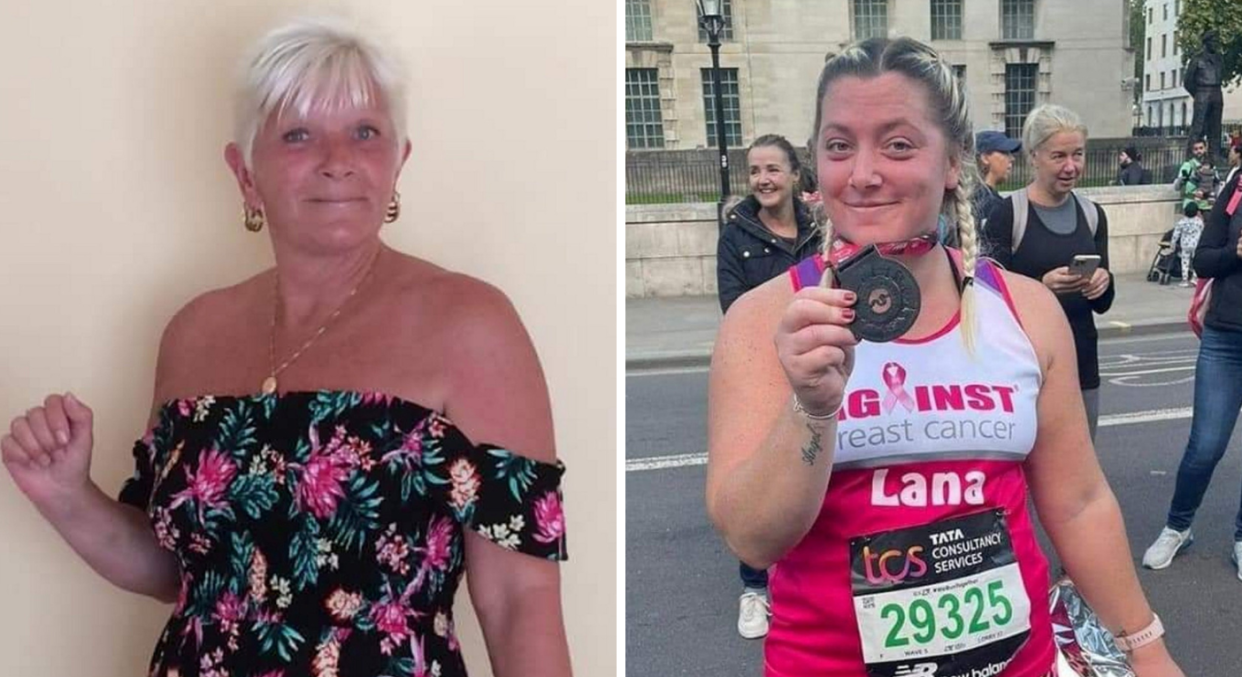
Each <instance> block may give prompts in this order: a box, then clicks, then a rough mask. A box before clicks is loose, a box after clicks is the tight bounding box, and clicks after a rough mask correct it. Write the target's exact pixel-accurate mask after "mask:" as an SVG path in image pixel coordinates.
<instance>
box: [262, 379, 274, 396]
mask: <svg viewBox="0 0 1242 677" xmlns="http://www.w3.org/2000/svg"><path fill="white" fill-rule="evenodd" d="M275 392H276V377H275V376H268V377H267V378H265V379H263V394H264V395H271V394H274V393H275Z"/></svg>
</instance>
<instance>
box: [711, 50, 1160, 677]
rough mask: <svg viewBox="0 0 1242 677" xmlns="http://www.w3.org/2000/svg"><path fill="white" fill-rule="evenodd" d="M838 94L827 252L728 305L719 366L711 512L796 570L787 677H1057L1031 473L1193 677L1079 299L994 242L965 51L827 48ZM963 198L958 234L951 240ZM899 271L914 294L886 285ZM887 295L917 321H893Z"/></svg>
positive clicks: (1074, 546) (1054, 512)
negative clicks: (1164, 610) (1140, 557)
mask: <svg viewBox="0 0 1242 677" xmlns="http://www.w3.org/2000/svg"><path fill="white" fill-rule="evenodd" d="M815 100H816V111H815V116H814V118H815V124H814V127H813V137H812V138H813V139H814V144H813V146H812V149H813V153H814V164H815V167H816V173H817V175H818V177H819V187H820V190H821V192H822V194H823V204H824V214H825V216H826V220H827V223H826V224H825V234H824V235H825V237H824V240H825V248H824V252H823V255H822V256H817V257H814V258H812V259H809V260H808V261H807V262H804V263H802V264H799V265H798V266H796V267H795V268H794V269H792V270H791V271H790V276H789V277H787V278H778V279H776V280H773V281H772V282H770V283H768V284H766V285H764V286H761V287H758V288H757V289H755V290H754V291H753V292H751V293H750V294H747V295H746V296H745V297H744V298H741V299H739V300H738V302H737V303H735V304H734V305H733V306H732V307H731V308H730V310H729V313H728V314H727V315H726V316H725V319H724V322H723V324H722V326H721V329H720V334H719V336H718V338H717V341H716V349H715V355H714V356H713V360H712V371H711V380H710V393H709V442H708V449H709V462H708V475H707V507H708V511H709V513H710V515H711V518H712V520H713V522H714V523H715V525H716V527H717V528H718V529H719V530H720V532H721V533H722V534H723V536H724V538H725V541H726V542H727V543H728V545H729V547H730V548H732V549H733V551H734V552H736V553H737V555H738V556H739V557H740V558H741V559H742V560H744V561H746V562H747V563H748V564H749V565H751V566H754V567H769V566H772V565H775V567H774V568H773V573H772V576H771V581H770V588H769V589H770V593H771V596H772V611H773V618H772V623H771V629H770V632H769V634H768V637H767V640H766V645H765V661H764V663H765V667H764V674H765V675H767V676H768V677H794V676H798V675H825V674H831V675H840V676H844V677H856V676H859V677H860V676H862V675H932V674H941V675H950V674H959V675H960V674H967V675H968V674H984V675H997V676H1003V677H1042V676H1043V675H1047V674H1049V673H1050V672H1051V671H1052V670H1053V666H1054V661H1055V655H1056V654H1055V651H1056V650H1055V647H1054V643H1053V636H1052V622H1051V620H1050V618H1049V612H1048V604H1047V594H1048V588H1049V580H1048V563H1047V561H1046V560H1045V557H1044V555H1043V553H1042V552H1041V550H1040V546H1039V544H1038V542H1037V540H1036V537H1035V530H1034V527H1033V519H1032V517H1033V516H1032V515H1031V513H1030V510H1029V508H1028V501H1027V494H1028V486H1029V491H1030V494H1031V497H1032V498H1033V505H1034V508H1035V510H1036V511H1037V512H1038V515H1039V518H1040V521H1041V523H1042V524H1043V526H1044V528H1045V530H1046V531H1047V532H1048V534H1049V535H1050V537H1051V539H1052V542H1053V544H1054V546H1055V547H1056V549H1057V553H1058V555H1059V556H1060V559H1061V561H1062V562H1063V564H1064V566H1065V568H1066V570H1067V571H1068V572H1069V573H1070V574H1071V575H1072V576H1073V577H1074V578H1075V580H1076V582H1077V584H1078V586H1079V588H1080V590H1081V591H1082V593H1083V595H1084V596H1085V597H1086V599H1087V600H1088V602H1089V603H1090V604H1092V605H1093V606H1094V608H1095V610H1096V611H1097V613H1098V614H1099V616H1100V618H1101V619H1102V620H1103V622H1104V624H1105V625H1106V626H1107V627H1108V628H1109V629H1110V630H1112V631H1113V632H1114V634H1115V635H1117V636H1118V637H1120V640H1119V644H1120V645H1121V646H1122V647H1123V648H1124V649H1125V650H1127V651H1128V652H1129V653H1130V658H1131V661H1132V664H1133V666H1134V669H1135V670H1136V672H1137V674H1138V675H1139V676H1140V677H1155V676H1156V675H1160V676H1162V677H1163V676H1179V675H1181V674H1182V673H1181V671H1180V669H1178V667H1177V666H1176V664H1175V663H1174V662H1173V660H1172V658H1171V657H1170V656H1169V654H1168V652H1167V650H1166V648H1165V646H1164V643H1163V641H1162V640H1161V638H1160V636H1161V634H1162V629H1161V627H1160V623H1159V620H1158V619H1157V618H1156V617H1155V615H1154V614H1153V613H1152V610H1151V608H1150V607H1149V606H1148V604H1147V601H1146V599H1145V597H1144V595H1143V592H1142V590H1141V589H1140V587H1139V584H1138V580H1137V577H1136V575H1135V572H1134V568H1133V565H1132V560H1131V558H1130V556H1129V546H1128V542H1127V540H1126V536H1125V533H1124V528H1123V525H1122V521H1121V513H1120V509H1119V507H1118V505H1117V501H1116V499H1115V497H1114V496H1113V494H1112V491H1111V490H1110V489H1109V487H1108V484H1107V482H1106V481H1105V479H1104V476H1103V474H1102V473H1101V471H1100V467H1099V464H1098V462H1097V460H1096V457H1095V454H1094V451H1093V448H1092V444H1091V438H1090V435H1089V434H1088V430H1087V422H1086V416H1085V414H1084V411H1083V405H1082V400H1081V397H1080V396H1079V395H1078V392H1079V390H1078V377H1077V373H1076V368H1075V367H1076V361H1075V359H1074V344H1073V339H1072V337H1071V334H1070V331H1069V327H1068V326H1067V323H1066V320H1065V315H1064V314H1063V313H1062V312H1061V308H1060V306H1059V305H1058V304H1057V301H1056V299H1055V297H1053V295H1052V294H1051V293H1049V291H1048V290H1047V289H1046V288H1044V287H1043V286H1042V285H1040V284H1038V283H1037V282H1035V281H1033V280H1029V279H1025V278H1022V277H1019V276H1015V275H1011V274H1009V273H1007V272H1005V271H1004V270H1002V269H1000V268H999V267H998V266H996V265H995V264H993V263H992V262H990V261H989V260H987V259H982V258H980V257H979V256H978V240H977V237H976V231H975V221H974V217H973V215H972V214H971V209H970V199H969V196H970V194H971V188H972V183H973V176H972V172H973V166H974V165H973V151H974V141H973V129H972V126H971V122H970V116H969V112H968V110H967V105H966V101H967V96H966V93H965V91H963V89H962V86H961V85H960V83H959V82H958V80H957V79H956V78H955V77H954V75H953V71H952V68H951V67H950V66H949V65H948V64H947V63H946V62H945V61H944V60H943V59H942V58H941V57H940V56H939V55H938V54H937V53H936V52H935V51H934V50H932V49H931V48H929V47H927V46H926V45H923V44H921V43H919V42H917V41H914V40H911V39H907V38H901V39H896V40H887V39H879V38H877V39H871V40H867V41H865V42H862V43H859V44H857V45H854V46H852V47H850V48H849V49H847V50H845V51H844V52H843V53H841V54H840V55H838V56H836V57H834V58H832V59H831V60H829V61H828V62H827V63H826V64H825V66H824V69H823V72H822V74H821V75H820V80H819V87H818V90H817V95H816V99H815ZM941 217H943V218H944V219H946V220H947V221H948V223H950V224H955V225H956V230H957V234H958V238H959V242H960V243H961V248H960V250H959V249H947V248H945V247H944V246H943V245H941V244H939V243H938V242H937V240H936V237H935V233H936V229H937V223H938V221H939V219H940V218H941ZM877 252H878V254H879V255H878V256H877V255H876V254H877ZM898 264H900V265H898ZM894 269H896V270H894ZM859 270H862V271H863V272H862V273H859V272H858V271H859ZM868 271H871V272H868ZM859 275H862V276H863V277H858V276H859ZM867 275H870V276H871V277H866V276H867ZM851 276H854V277H851ZM882 276H884V277H883V279H884V280H898V282H897V283H896V284H897V288H899V289H903V290H908V289H909V288H911V287H917V289H916V290H915V291H913V292H909V293H907V292H903V293H902V294H899V295H897V296H892V295H889V296H886V295H884V294H879V293H877V292H876V290H879V289H880V288H881V287H879V286H877V284H874V281H875V280H877V279H880V278H881V277H882ZM860 280H861V282H860ZM867 280H871V281H872V282H870V283H869V282H867ZM902 280H904V281H902ZM791 282H792V284H791ZM868 285H870V286H868ZM903 285H904V286H903ZM869 290H870V291H869ZM890 304H895V305H896V307H897V309H898V311H899V314H903V313H904V314H905V315H906V316H908V317H911V318H913V319H912V320H911V321H910V322H909V323H908V324H907V325H906V326H905V327H904V328H902V329H901V330H900V331H902V333H900V334H897V333H896V332H895V331H893V332H890V333H889V334H887V335H884V333H883V332H880V333H878V334H877V332H876V331H875V330H876V327H875V326H872V325H871V324H870V320H868V318H870V317H872V316H875V313H877V312H885V313H887V312H889V311H890V310H892V308H893V305H890ZM877 308H880V310H877ZM886 316H887V315H886ZM864 320H866V321H864ZM983 327H986V328H987V334H986V340H979V339H980V337H981V334H980V332H981V331H982V328H983ZM880 328H881V329H883V328H884V327H880ZM889 329H891V327H889ZM859 335H865V336H866V337H868V338H866V339H860V338H858V336H859ZM887 339H893V340H887Z"/></svg>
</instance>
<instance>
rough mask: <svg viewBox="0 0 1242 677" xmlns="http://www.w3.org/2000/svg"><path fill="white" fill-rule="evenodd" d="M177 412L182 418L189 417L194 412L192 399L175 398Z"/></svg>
mask: <svg viewBox="0 0 1242 677" xmlns="http://www.w3.org/2000/svg"><path fill="white" fill-rule="evenodd" d="M177 413H178V414H181V417H182V418H189V417H190V414H193V413H194V400H177Z"/></svg>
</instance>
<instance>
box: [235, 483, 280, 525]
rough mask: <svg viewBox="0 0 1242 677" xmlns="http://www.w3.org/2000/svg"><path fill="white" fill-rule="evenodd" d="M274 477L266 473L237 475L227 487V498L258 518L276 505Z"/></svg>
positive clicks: (252, 516)
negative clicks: (230, 485) (231, 484)
mask: <svg viewBox="0 0 1242 677" xmlns="http://www.w3.org/2000/svg"><path fill="white" fill-rule="evenodd" d="M277 498H278V497H277V495H276V479H275V478H274V477H272V476H271V475H268V474H263V475H254V474H247V475H242V476H241V477H238V478H237V479H236V480H234V481H233V486H232V487H230V488H229V499H230V500H231V501H232V503H233V504H234V505H237V506H240V507H241V509H242V510H243V511H244V512H245V513H246V514H247V515H249V516H250V518H251V519H256V520H257V519H259V518H260V517H262V516H263V513H265V512H267V511H268V510H271V509H272V507H273V506H275V505H276V500H277Z"/></svg>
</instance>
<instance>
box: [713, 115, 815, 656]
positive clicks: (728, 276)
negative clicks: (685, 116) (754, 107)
mask: <svg viewBox="0 0 1242 677" xmlns="http://www.w3.org/2000/svg"><path fill="white" fill-rule="evenodd" d="M746 164H747V166H748V167H749V172H750V191H751V194H750V196H749V197H747V198H746V199H744V200H742V201H741V202H740V203H738V204H737V205H736V206H735V207H733V208H732V209H730V210H729V212H728V216H727V217H726V218H725V227H724V230H723V231H722V232H721V233H720V242H719V245H718V247H717V250H716V280H717V284H718V291H719V294H720V310H721V311H723V312H728V310H729V306H731V305H733V302H734V301H736V300H737V299H738V297H740V296H741V295H742V294H744V293H746V292H748V291H750V290H751V289H753V288H755V287H757V286H759V285H761V284H763V283H764V282H767V281H768V280H770V279H772V278H773V277H776V276H777V275H783V274H785V272H786V271H788V270H789V268H790V267H791V266H793V265H795V264H797V263H798V262H800V261H802V260H803V259H805V258H807V257H809V256H812V255H814V254H815V253H817V252H818V251H819V248H820V243H821V242H822V241H823V238H822V237H821V236H820V232H819V228H818V227H817V226H816V224H815V221H814V219H812V218H811V210H810V209H809V208H807V206H806V205H805V204H804V203H803V202H802V199H801V198H800V197H799V194H800V193H803V192H807V191H806V189H807V188H809V187H810V186H807V185H806V184H805V183H804V182H803V181H802V179H803V176H802V174H803V168H802V164H801V163H800V162H799V161H798V155H797V153H795V152H794V148H793V145H792V144H790V143H789V141H787V140H786V139H785V137H783V136H778V135H776V134H766V135H764V136H761V137H759V138H757V139H755V142H754V143H752V144H751V145H750V148H749V149H747V151H746ZM816 188H818V187H816ZM738 570H739V574H740V575H741V578H742V596H741V598H740V599H739V601H738V617H737V631H738V634H740V635H741V636H742V637H745V638H746V639H758V638H760V637H763V636H765V635H767V634H768V615H769V608H770V607H769V603H768V572H767V571H765V570H763V569H754V568H751V567H749V566H747V565H746V564H745V563H744V562H738Z"/></svg>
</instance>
